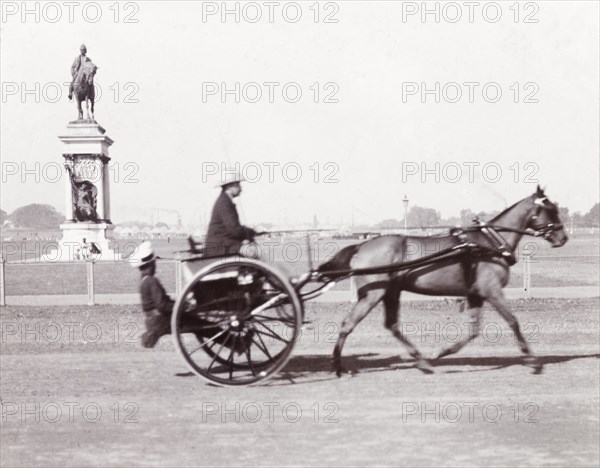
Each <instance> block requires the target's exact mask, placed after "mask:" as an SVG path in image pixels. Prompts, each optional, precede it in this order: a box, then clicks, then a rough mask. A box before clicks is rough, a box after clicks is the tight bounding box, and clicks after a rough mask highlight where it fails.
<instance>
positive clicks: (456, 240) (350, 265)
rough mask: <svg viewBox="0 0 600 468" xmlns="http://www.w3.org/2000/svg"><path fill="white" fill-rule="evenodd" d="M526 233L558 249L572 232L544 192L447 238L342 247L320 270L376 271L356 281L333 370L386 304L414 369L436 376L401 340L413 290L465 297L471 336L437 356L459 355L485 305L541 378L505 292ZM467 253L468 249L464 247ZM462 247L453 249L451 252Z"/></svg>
mask: <svg viewBox="0 0 600 468" xmlns="http://www.w3.org/2000/svg"><path fill="white" fill-rule="evenodd" d="M525 234H529V235H534V236H541V237H543V238H544V239H546V240H547V241H548V242H550V244H551V245H552V247H561V246H562V245H564V244H565V242H567V234H566V233H565V231H564V228H563V224H562V223H561V222H560V219H559V217H558V207H557V205H556V204H554V203H552V202H551V201H550V200H549V199H548V198H547V197H546V195H545V194H544V191H543V190H542V189H540V187H539V186H538V188H537V191H536V193H534V194H533V195H531V196H529V197H527V198H524V199H523V200H521V201H519V202H517V203H515V204H514V205H512V206H510V207H509V208H507V209H505V210H504V211H503V212H502V213H500V214H499V215H497V216H496V217H495V218H493V219H492V220H491V221H490V222H489V224H488V223H482V222H481V223H479V224H477V225H474V226H469V227H464V228H456V229H453V230H451V231H450V234H448V235H439V236H429V237H424V236H404V235H386V236H381V237H377V238H375V239H371V240H368V241H365V242H363V243H361V244H356V245H351V246H348V247H345V248H344V249H342V250H341V251H340V252H339V253H338V254H336V255H335V256H334V257H333V258H332V259H331V260H329V261H328V262H326V263H324V264H323V265H321V266H320V267H319V272H321V273H324V274H327V272H331V273H332V275H333V276H335V272H336V270H337V271H338V272H341V271H349V269H352V270H354V271H357V270H358V271H360V269H366V270H364V271H366V272H370V271H371V270H369V269H370V268H372V269H373V271H372V273H370V274H364V275H358V276H356V287H357V291H358V298H359V299H358V302H357V303H356V304H355V305H354V307H353V309H352V311H351V312H350V313H349V314H348V316H347V317H346V318H345V319H344V321H343V322H342V326H341V328H340V334H339V337H338V341H337V343H336V345H335V348H334V352H333V366H334V370H335V372H336V373H337V375H338V376H341V374H342V373H343V372H345V370H344V368H343V366H342V360H341V356H342V348H343V346H344V343H345V341H346V338H347V337H348V335H349V334H350V333H352V330H354V327H356V325H358V323H359V322H360V321H361V320H362V319H364V318H365V317H366V316H367V314H368V313H369V312H370V311H371V310H373V308H374V307H375V306H376V305H377V304H378V303H379V302H380V301H383V305H384V309H385V327H386V328H387V329H389V330H390V331H391V332H392V334H393V335H394V336H395V337H396V338H397V339H398V340H400V342H402V344H403V345H404V346H406V347H407V348H408V351H409V353H410V355H411V356H412V357H413V358H414V359H415V361H416V367H417V368H418V369H420V370H422V371H423V372H425V373H431V372H433V370H432V368H431V366H430V364H429V362H428V361H427V360H426V359H424V358H423V356H422V355H421V353H420V352H419V351H418V350H417V348H415V346H414V345H413V344H412V343H411V342H410V341H409V340H408V339H407V338H406V337H405V336H404V335H403V333H402V329H401V327H400V321H399V309H400V293H401V291H411V292H415V293H418V294H426V295H431V296H462V297H466V305H467V308H468V311H469V314H470V320H471V325H472V326H470V327H469V333H468V334H467V336H466V337H464V338H462V339H461V340H459V341H458V342H456V343H455V344H453V345H452V346H450V347H448V348H446V349H444V350H442V351H441V353H440V354H439V355H438V356H437V357H436V358H435V359H439V358H441V357H443V356H447V355H449V354H453V353H456V352H457V351H459V350H460V349H461V348H462V347H463V346H465V345H466V344H467V343H468V342H469V341H471V340H473V339H474V338H475V337H477V335H478V334H479V327H480V319H481V307H482V305H483V303H484V301H487V302H488V303H490V304H491V305H492V306H493V307H494V308H495V309H496V310H497V311H498V313H499V314H500V315H501V316H502V317H503V318H504V319H505V320H506V321H507V322H508V324H509V326H510V327H511V329H512V331H513V332H514V334H515V337H516V338H517V340H518V343H519V347H520V349H521V351H522V352H523V353H524V354H525V355H526V358H525V362H526V364H528V365H530V366H532V367H533V369H534V371H535V372H536V373H539V372H541V371H542V366H541V363H540V362H539V360H537V359H536V358H535V356H534V355H533V354H532V353H531V351H530V349H529V346H528V344H527V342H526V340H525V338H524V337H523V335H522V333H521V330H520V327H519V322H518V321H517V319H516V317H515V316H514V315H513V313H512V311H511V310H510V307H509V306H508V303H507V301H506V299H505V297H504V294H503V292H502V288H504V287H505V286H506V284H507V283H508V278H509V267H510V266H511V265H513V264H514V263H515V262H516V260H515V258H514V256H513V252H514V251H515V249H516V248H517V246H518V244H519V241H520V239H521V237H522V236H523V235H525ZM463 245H464V246H465V248H462V246H463ZM457 246H458V247H461V248H459V249H457V250H456V251H451V249H452V248H453V247H457ZM441 251H443V252H445V251H451V252H450V254H449V255H445V256H444V255H441V256H440V258H439V259H436V260H435V262H430V263H429V264H424V265H422V266H418V264H419V259H421V258H424V257H428V256H430V255H431V254H432V253H434V252H441ZM406 262H414V263H415V265H417V266H415V267H414V268H409V269H401V270H398V269H396V270H394V269H393V268H388V269H387V270H386V268H385V267H386V266H389V265H393V264H397V265H401V264H402V263H406Z"/></svg>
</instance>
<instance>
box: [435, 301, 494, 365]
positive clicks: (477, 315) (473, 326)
mask: <svg viewBox="0 0 600 468" xmlns="http://www.w3.org/2000/svg"><path fill="white" fill-rule="evenodd" d="M467 305H468V311H469V319H470V320H469V329H468V331H467V335H466V336H465V338H463V339H461V340H459V341H457V342H456V343H454V344H453V345H452V346H449V347H448V348H446V349H444V350H442V352H440V354H438V355H437V356H436V357H435V358H434V359H440V358H443V357H444V356H448V355H450V354H454V353H457V352H458V351H460V350H461V349H462V348H464V346H465V345H466V344H467V343H468V342H470V341H472V340H474V339H475V338H477V335H479V328H480V326H481V306H482V305H483V299H481V297H479V296H476V295H470V296H467Z"/></svg>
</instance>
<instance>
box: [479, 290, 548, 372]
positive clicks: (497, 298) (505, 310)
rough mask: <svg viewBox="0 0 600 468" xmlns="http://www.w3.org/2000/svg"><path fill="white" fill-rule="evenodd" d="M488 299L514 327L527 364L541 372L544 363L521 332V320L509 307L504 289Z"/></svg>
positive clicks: (513, 329)
mask: <svg viewBox="0 0 600 468" xmlns="http://www.w3.org/2000/svg"><path fill="white" fill-rule="evenodd" d="M486 300H487V301H488V302H489V303H490V304H491V305H492V306H494V308H495V309H496V310H497V311H498V313H499V314H500V315H501V316H502V317H503V318H504V320H506V322H507V323H508V325H509V326H510V328H511V329H512V331H513V333H514V334H515V337H516V338H517V341H518V342H519V348H520V349H521V352H522V353H523V354H525V355H526V356H527V357H526V362H527V364H528V365H529V366H531V367H532V368H533V370H534V373H535V374H541V373H542V370H543V364H542V363H541V362H540V361H539V360H538V359H537V358H536V357H535V356H534V355H533V353H532V352H531V350H530V349H529V345H528V344H527V341H525V338H524V337H523V334H522V333H521V327H520V326H519V322H518V320H517V318H516V317H515V316H514V315H513V313H512V311H511V310H510V307H508V303H507V302H506V299H505V298H504V294H502V291H499V292H498V293H496V294H494V295H492V296H489V297H487V298H486Z"/></svg>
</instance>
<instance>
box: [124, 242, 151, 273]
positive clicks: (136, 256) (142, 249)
mask: <svg viewBox="0 0 600 468" xmlns="http://www.w3.org/2000/svg"><path fill="white" fill-rule="evenodd" d="M157 258H158V257H157V256H156V254H155V253H154V249H153V248H152V244H151V243H150V242H149V241H144V242H142V243H141V244H140V246H139V247H138V249H137V250H136V251H135V252H133V254H131V256H130V257H129V264H130V265H131V268H141V267H143V266H145V265H148V264H149V263H152V262H154V261H155V260H156V259H157Z"/></svg>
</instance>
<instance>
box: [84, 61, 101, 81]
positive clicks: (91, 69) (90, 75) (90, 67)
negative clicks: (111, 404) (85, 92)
mask: <svg viewBox="0 0 600 468" xmlns="http://www.w3.org/2000/svg"><path fill="white" fill-rule="evenodd" d="M86 66H87V73H86V80H87V84H89V85H90V86H91V85H93V84H94V76H96V72H97V71H98V67H97V66H96V65H94V64H93V63H92V62H87V63H86Z"/></svg>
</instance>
